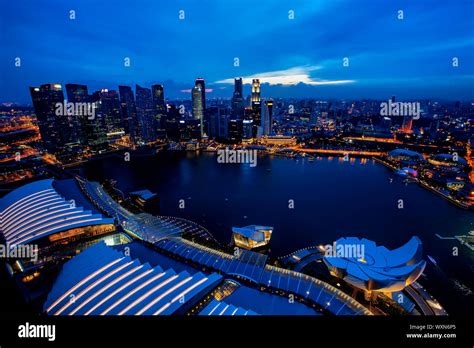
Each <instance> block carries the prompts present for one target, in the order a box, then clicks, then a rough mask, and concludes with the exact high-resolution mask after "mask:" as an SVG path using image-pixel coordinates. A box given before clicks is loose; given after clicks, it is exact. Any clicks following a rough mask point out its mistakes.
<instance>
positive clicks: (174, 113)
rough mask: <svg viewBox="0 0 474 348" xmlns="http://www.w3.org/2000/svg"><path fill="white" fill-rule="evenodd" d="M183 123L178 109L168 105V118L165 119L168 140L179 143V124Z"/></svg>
mask: <svg viewBox="0 0 474 348" xmlns="http://www.w3.org/2000/svg"><path fill="white" fill-rule="evenodd" d="M180 121H181V115H180V113H179V110H178V108H176V106H174V105H173V104H166V118H165V130H166V136H167V138H168V139H171V140H173V141H177V140H179V138H180V135H179V132H180V130H179V122H180Z"/></svg>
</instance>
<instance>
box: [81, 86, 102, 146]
mask: <svg viewBox="0 0 474 348" xmlns="http://www.w3.org/2000/svg"><path fill="white" fill-rule="evenodd" d="M102 91H103V90H100V91H96V92H94V93H92V95H91V97H90V100H91V102H92V103H93V105H94V109H95V115H94V118H92V119H88V120H87V123H86V138H87V145H88V146H90V147H91V148H93V149H95V150H98V149H102V148H105V147H106V145H107V126H106V113H105V110H106V108H102V107H101V105H102V96H101V94H102Z"/></svg>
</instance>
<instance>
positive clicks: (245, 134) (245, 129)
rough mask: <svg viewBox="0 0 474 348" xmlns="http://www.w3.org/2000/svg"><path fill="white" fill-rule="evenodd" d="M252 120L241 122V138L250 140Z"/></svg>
mask: <svg viewBox="0 0 474 348" xmlns="http://www.w3.org/2000/svg"><path fill="white" fill-rule="evenodd" d="M252 132H253V120H245V119H244V120H242V138H243V139H250V138H252V135H253V133H252Z"/></svg>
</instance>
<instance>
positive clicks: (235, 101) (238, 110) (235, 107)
mask: <svg viewBox="0 0 474 348" xmlns="http://www.w3.org/2000/svg"><path fill="white" fill-rule="evenodd" d="M243 114H244V98H243V93H242V78H241V77H240V78H236V79H234V94H233V96H232V116H233V117H235V118H236V119H242V118H243Z"/></svg>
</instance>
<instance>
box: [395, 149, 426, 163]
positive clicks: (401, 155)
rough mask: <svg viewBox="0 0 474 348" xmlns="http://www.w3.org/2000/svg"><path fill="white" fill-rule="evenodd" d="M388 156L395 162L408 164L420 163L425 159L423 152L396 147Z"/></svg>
mask: <svg viewBox="0 0 474 348" xmlns="http://www.w3.org/2000/svg"><path fill="white" fill-rule="evenodd" d="M388 158H389V159H390V160H393V161H395V162H398V163H401V164H406V165H410V164H411V165H413V164H418V163H420V162H423V161H424V157H423V155H422V154H420V153H418V152H415V151H410V150H406V149H396V150H393V151H390V152H389V154H388Z"/></svg>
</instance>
